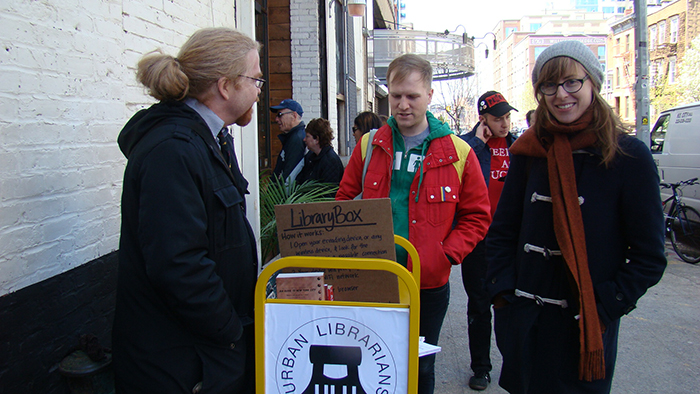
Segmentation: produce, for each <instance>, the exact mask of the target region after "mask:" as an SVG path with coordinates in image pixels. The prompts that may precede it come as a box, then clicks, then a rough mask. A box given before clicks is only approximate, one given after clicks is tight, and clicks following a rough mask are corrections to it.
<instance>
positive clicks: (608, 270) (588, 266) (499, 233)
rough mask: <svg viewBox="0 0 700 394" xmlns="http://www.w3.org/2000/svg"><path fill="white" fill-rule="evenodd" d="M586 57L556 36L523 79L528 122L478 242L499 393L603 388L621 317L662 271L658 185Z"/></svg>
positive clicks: (644, 151)
mask: <svg viewBox="0 0 700 394" xmlns="http://www.w3.org/2000/svg"><path fill="white" fill-rule="evenodd" d="M602 80H603V71H602V69H601V67H600V63H599V62H598V60H597V57H596V56H595V55H594V54H593V52H592V51H591V50H590V49H589V48H588V47H586V46H585V45H584V44H582V43H580V42H577V41H564V42H560V43H557V44H555V45H553V46H551V47H549V48H547V49H546V50H545V51H544V52H542V54H540V56H539V58H538V59H537V62H536V64H535V68H534V70H533V73H532V82H533V87H534V90H535V92H536V93H535V94H536V98H537V101H538V103H539V106H538V108H537V111H536V114H535V118H536V119H537V122H536V124H535V126H534V127H532V128H530V129H529V130H527V131H526V132H525V133H524V134H523V135H522V136H521V137H520V138H519V139H518V140H517V141H516V142H515V143H514V144H513V145H512V147H511V153H512V155H513V156H512V160H511V168H510V170H509V172H508V177H507V178H506V183H505V186H504V189H503V193H502V195H501V199H500V201H499V204H498V208H497V210H496V213H495V216H494V219H493V223H492V225H491V228H490V229H489V233H488V236H487V240H486V244H487V250H488V253H487V256H489V270H488V275H487V280H486V286H487V290H488V291H489V294H490V296H491V297H492V300H493V303H494V308H495V313H494V315H495V316H494V330H495V334H496V341H497V344H498V347H499V350H500V351H501V354H502V355H503V367H502V371H501V377H500V381H499V384H500V385H501V387H503V388H504V389H506V390H508V391H509V392H510V393H538V394H542V393H608V392H610V387H611V383H612V376H613V371H614V367H615V358H616V354H617V339H618V329H619V326H620V318H621V317H622V316H623V315H625V314H627V313H629V312H630V311H631V310H632V309H634V308H635V304H636V302H637V300H638V299H639V298H640V297H641V296H642V295H643V294H644V293H645V292H646V290H647V289H648V288H649V287H651V286H653V285H654V284H656V283H657V282H658V281H659V279H660V278H661V275H662V273H663V270H664V268H665V265H666V259H665V255H664V232H663V212H662V210H661V201H660V196H659V188H658V185H659V178H658V175H657V172H656V166H655V165H654V162H653V160H652V158H651V154H650V152H649V149H648V148H647V147H646V146H645V145H644V144H643V143H642V142H640V141H639V140H637V139H635V138H633V137H630V136H628V135H625V134H624V132H623V130H622V127H621V126H620V121H619V119H618V117H617V116H616V115H615V114H614V113H613V111H612V109H611V108H610V107H609V105H608V104H607V103H606V102H605V101H604V99H603V98H602V97H601V96H600V94H599V92H600V88H601V83H602Z"/></svg>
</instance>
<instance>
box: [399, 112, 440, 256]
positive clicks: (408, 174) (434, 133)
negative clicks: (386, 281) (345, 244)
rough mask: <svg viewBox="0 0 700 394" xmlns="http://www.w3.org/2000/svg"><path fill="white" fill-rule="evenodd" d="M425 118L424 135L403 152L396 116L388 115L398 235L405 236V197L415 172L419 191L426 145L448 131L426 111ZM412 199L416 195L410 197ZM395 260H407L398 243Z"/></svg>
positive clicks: (406, 236)
mask: <svg viewBox="0 0 700 394" xmlns="http://www.w3.org/2000/svg"><path fill="white" fill-rule="evenodd" d="M426 116H427V118H428V135H427V136H426V137H425V139H424V140H423V142H422V143H420V144H418V145H417V146H414V147H413V148H410V149H408V151H406V147H405V146H404V143H405V139H404V136H403V135H402V134H401V132H400V131H399V127H398V124H397V123H396V119H394V117H393V116H392V117H391V118H389V121H388V122H387V123H388V124H389V126H390V127H391V132H392V135H393V140H394V167H393V168H394V169H393V174H392V176H391V191H390V193H389V197H390V198H391V211H392V215H393V218H394V234H396V235H400V236H402V237H404V238H406V239H408V198H409V193H410V189H411V183H412V182H413V178H415V176H416V173H418V174H419V181H418V193H420V185H421V183H422V176H420V175H422V174H421V173H422V169H423V159H425V152H427V150H428V147H429V146H430V141H432V140H434V139H436V138H440V137H444V136H447V135H450V134H453V133H452V130H450V127H449V126H448V125H447V124H446V123H442V122H441V121H439V120H438V119H436V118H435V116H433V114H432V113H430V112H427V113H426ZM414 198H415V199H416V201H418V199H419V198H420V195H417V196H415V197H414ZM396 261H397V262H398V263H399V264H401V265H403V266H404V267H405V266H406V264H407V261H408V252H406V250H405V249H404V248H402V247H400V246H398V245H397V246H396Z"/></svg>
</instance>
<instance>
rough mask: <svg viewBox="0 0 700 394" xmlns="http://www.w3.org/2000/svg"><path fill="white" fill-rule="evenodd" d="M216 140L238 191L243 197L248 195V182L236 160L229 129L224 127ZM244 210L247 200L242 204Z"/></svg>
mask: <svg viewBox="0 0 700 394" xmlns="http://www.w3.org/2000/svg"><path fill="white" fill-rule="evenodd" d="M216 139H217V140H219V145H220V146H221V154H222V155H223V156H224V161H225V162H226V164H227V165H228V168H229V169H230V170H231V175H233V183H234V185H235V187H236V188H237V189H238V191H239V193H241V196H245V195H246V194H248V181H247V180H246V179H245V178H244V177H243V174H242V173H241V169H240V168H239V167H238V160H237V159H236V152H235V151H234V150H233V137H231V134H229V133H228V128H227V127H224V128H223V129H221V131H219V134H217V136H216ZM242 207H243V210H245V200H244V201H243V204H242Z"/></svg>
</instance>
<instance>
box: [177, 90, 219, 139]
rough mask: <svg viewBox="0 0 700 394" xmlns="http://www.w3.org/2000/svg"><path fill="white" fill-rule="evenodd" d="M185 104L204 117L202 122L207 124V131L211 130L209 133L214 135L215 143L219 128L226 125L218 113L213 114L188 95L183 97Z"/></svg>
mask: <svg viewBox="0 0 700 394" xmlns="http://www.w3.org/2000/svg"><path fill="white" fill-rule="evenodd" d="M185 104H187V105H188V106H189V107H190V108H192V109H193V110H195V111H196V112H197V113H198V114H199V116H201V117H202V119H204V122H206V123H207V126H209V131H211V134H212V135H213V136H214V141H216V143H217V144H218V143H219V139H218V138H217V136H218V135H219V132H220V131H221V129H223V128H224V127H225V126H226V125H225V124H224V121H223V119H221V118H220V117H219V115H217V114H215V113H214V111H212V110H211V109H209V107H207V106H206V105H204V104H202V103H201V102H200V101H199V100H197V99H196V98H192V97H188V98H186V99H185ZM219 148H221V146H219Z"/></svg>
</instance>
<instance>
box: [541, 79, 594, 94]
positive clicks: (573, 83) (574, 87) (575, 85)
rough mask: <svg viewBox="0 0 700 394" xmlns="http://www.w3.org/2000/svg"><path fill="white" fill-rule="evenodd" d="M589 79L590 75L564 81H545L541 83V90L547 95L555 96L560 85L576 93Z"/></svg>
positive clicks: (568, 91) (566, 90) (569, 91)
mask: <svg viewBox="0 0 700 394" xmlns="http://www.w3.org/2000/svg"><path fill="white" fill-rule="evenodd" d="M587 79H588V75H586V76H585V77H583V78H581V79H568V80H566V81H564V82H562V83H554V82H545V83H543V84H541V85H540V92H542V94H544V95H545V96H554V95H555V94H557V90H559V86H561V87H563V88H564V91H565V92H567V93H576V92H578V91H579V90H581V88H582V87H583V82H584V81H585V80H587Z"/></svg>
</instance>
